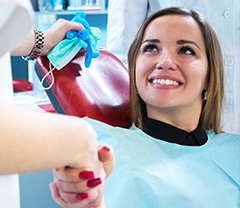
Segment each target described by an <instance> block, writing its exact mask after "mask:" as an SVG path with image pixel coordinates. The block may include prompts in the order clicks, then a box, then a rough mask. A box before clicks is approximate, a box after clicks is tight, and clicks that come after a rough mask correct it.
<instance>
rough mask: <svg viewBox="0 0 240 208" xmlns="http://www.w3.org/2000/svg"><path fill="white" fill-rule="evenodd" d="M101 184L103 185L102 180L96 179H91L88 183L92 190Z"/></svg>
mask: <svg viewBox="0 0 240 208" xmlns="http://www.w3.org/2000/svg"><path fill="white" fill-rule="evenodd" d="M101 183H102V181H101V178H94V179H91V180H89V181H88V182H87V187H89V188H92V187H95V186H97V185H99V184H101Z"/></svg>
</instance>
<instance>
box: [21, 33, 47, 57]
mask: <svg viewBox="0 0 240 208" xmlns="http://www.w3.org/2000/svg"><path fill="white" fill-rule="evenodd" d="M33 31H34V33H35V44H34V47H33V48H32V50H31V52H30V53H29V55H27V56H23V57H22V58H23V59H24V60H26V61H33V60H35V59H36V58H37V57H39V55H40V53H41V51H42V50H43V46H44V33H43V32H42V31H41V30H38V29H33Z"/></svg>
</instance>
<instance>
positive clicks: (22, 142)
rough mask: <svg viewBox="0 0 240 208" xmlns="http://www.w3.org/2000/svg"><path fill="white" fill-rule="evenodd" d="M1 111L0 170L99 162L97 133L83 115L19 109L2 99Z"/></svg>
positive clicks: (21, 169)
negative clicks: (76, 115) (64, 114)
mask: <svg viewBox="0 0 240 208" xmlns="http://www.w3.org/2000/svg"><path fill="white" fill-rule="evenodd" d="M0 115H1V119H0V164H1V166H0V174H10V173H20V172H26V171H35V170H41V169H51V168H55V167H65V166H70V167H83V166H86V167H89V168H92V169H93V170H96V168H95V165H96V164H97V165H98V166H100V165H99V164H98V154H97V148H98V144H97V141H96V133H95V131H94V130H93V129H92V127H91V126H90V125H88V124H87V122H85V121H83V120H82V119H79V118H77V117H72V116H62V115H56V114H51V113H39V112H31V111H28V110H23V109H18V108H17V107H15V106H13V105H11V104H9V103H7V102H4V101H3V100H1V102H0ZM91 165H92V167H91Z"/></svg>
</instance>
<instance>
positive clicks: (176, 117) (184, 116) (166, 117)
mask: <svg viewBox="0 0 240 208" xmlns="http://www.w3.org/2000/svg"><path fill="white" fill-rule="evenodd" d="M200 114H201V112H200V111H199V110H192V109H191V111H190V110H187V109H186V108H182V109H181V108H179V107H178V108H177V109H174V108H171V109H159V108H158V109H155V110H153V109H151V111H148V117H149V118H152V119H155V120H159V121H162V122H164V123H167V124H170V125H172V126H175V127H177V128H180V129H183V130H185V131H187V132H191V131H193V130H194V129H196V128H197V126H198V123H199V118H200Z"/></svg>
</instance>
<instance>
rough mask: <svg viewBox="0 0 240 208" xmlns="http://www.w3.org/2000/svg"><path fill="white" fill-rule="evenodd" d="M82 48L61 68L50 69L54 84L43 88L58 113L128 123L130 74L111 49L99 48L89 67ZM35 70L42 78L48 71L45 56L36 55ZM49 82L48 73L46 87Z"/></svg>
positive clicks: (118, 123) (129, 116)
mask: <svg viewBox="0 0 240 208" xmlns="http://www.w3.org/2000/svg"><path fill="white" fill-rule="evenodd" d="M84 59H85V50H81V51H80V52H79V53H78V54H77V55H76V56H75V57H74V59H73V60H72V61H71V62H70V63H69V64H67V65H66V66H65V67H64V68H62V69H61V70H59V71H58V70H57V69H55V70H53V72H52V73H53V76H54V84H53V86H52V88H51V89H49V90H46V92H47V94H48V97H49V99H50V100H51V103H52V104H53V106H54V109H55V111H56V112H57V113H61V114H67V115H74V116H78V117H84V116H88V117H90V118H93V119H97V120H100V121H103V122H105V123H108V124H110V125H113V126H121V127H126V128H127V127H129V126H130V125H131V113H130V99H129V76H128V71H127V69H126V68H125V67H124V65H123V64H122V63H121V62H120V61H119V60H118V59H117V58H116V57H115V56H114V55H113V54H111V53H110V52H108V51H106V50H104V49H100V55H99V56H98V57H97V58H95V59H92V63H91V65H90V67H89V68H86V67H85V66H84ZM35 71H36V73H37V75H38V77H39V79H40V80H41V79H42V77H43V76H44V75H45V74H46V73H48V72H49V61H48V58H47V57H45V56H43V57H39V58H38V59H37V61H36V65H35ZM51 81H52V77H51V75H48V76H47V77H46V79H45V81H44V82H43V85H44V86H45V87H47V86H49V85H50V83H51Z"/></svg>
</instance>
